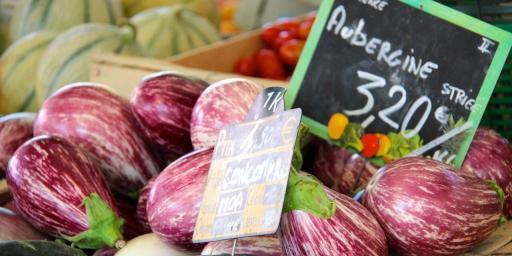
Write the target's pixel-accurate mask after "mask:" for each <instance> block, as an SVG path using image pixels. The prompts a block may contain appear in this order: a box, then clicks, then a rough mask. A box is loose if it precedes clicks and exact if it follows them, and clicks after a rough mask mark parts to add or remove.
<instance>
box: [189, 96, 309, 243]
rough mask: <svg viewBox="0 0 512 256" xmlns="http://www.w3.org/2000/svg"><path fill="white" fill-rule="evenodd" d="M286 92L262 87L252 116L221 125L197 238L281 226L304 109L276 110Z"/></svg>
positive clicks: (271, 230)
mask: <svg viewBox="0 0 512 256" xmlns="http://www.w3.org/2000/svg"><path fill="white" fill-rule="evenodd" d="M283 94H284V89H282V88H268V89H266V90H264V91H263V92H262V94H260V97H258V98H257V100H256V101H255V104H254V106H253V108H252V109H251V111H250V114H249V115H248V116H247V120H251V121H247V122H245V123H241V124H236V125H229V126H226V127H224V128H223V129H222V130H221V131H220V133H219V137H218V140H217V144H216V146H215V150H214V153H213V158H212V162H211V165H210V171H209V173H208V180H207V183H206V188H205V191H204V195H203V202H202V204H201V208H200V212H199V216H198V219H197V222H196V227H195V230H194V236H193V241H194V242H207V241H215V240H222V239H230V238H238V237H245V236H255V235H266V234H272V233H275V232H276V231H277V228H278V226H279V221H280V219H281V213H282V208H283V202H284V196H285V192H286V185H287V182H288V175H289V172H290V168H291V161H292V157H293V150H294V146H295V141H296V139H297V131H298V126H299V124H300V120H301V114H302V112H301V110H300V109H292V110H289V111H285V112H280V113H275V112H277V111H282V110H283V108H284V107H283V106H282V104H284V103H283V102H282V96H283ZM273 113H275V114H273ZM254 119H256V120H254Z"/></svg>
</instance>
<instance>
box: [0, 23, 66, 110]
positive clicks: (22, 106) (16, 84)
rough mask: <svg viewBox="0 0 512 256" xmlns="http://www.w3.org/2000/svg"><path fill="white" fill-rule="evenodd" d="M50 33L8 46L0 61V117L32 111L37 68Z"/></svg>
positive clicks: (51, 35)
mask: <svg viewBox="0 0 512 256" xmlns="http://www.w3.org/2000/svg"><path fill="white" fill-rule="evenodd" d="M56 36H57V34H56V33H53V32H34V33H32V34H29V35H27V36H24V37H22V38H21V39H19V40H18V41H16V42H15V43H14V44H12V45H11V46H10V47H9V48H7V50H6V51H5V53H4V54H3V55H2V58H0V66H1V67H2V70H1V73H0V114H9V113H14V112H34V111H37V109H38V107H39V105H38V102H37V99H36V96H35V94H36V93H35V88H36V76H35V73H36V71H37V67H38V65H39V61H40V59H41V57H42V55H43V53H44V51H45V49H46V48H47V47H48V45H49V44H50V43H51V42H52V40H53V39H54V38H55V37H56Z"/></svg>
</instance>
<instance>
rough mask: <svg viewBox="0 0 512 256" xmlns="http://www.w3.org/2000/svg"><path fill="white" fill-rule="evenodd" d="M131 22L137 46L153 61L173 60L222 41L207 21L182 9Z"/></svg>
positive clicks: (160, 10) (158, 10)
mask: <svg viewBox="0 0 512 256" xmlns="http://www.w3.org/2000/svg"><path fill="white" fill-rule="evenodd" d="M130 21H131V23H133V24H134V25H135V27H136V28H137V42H138V43H139V44H140V45H141V46H142V47H143V49H144V50H145V52H146V53H147V54H148V55H149V56H151V57H154V58H165V57H169V56H173V55H176V54H180V53H183V52H186V51H188V50H191V49H195V48H198V47H202V46H205V45H208V44H211V43H213V42H216V41H219V40H220V39H221V38H220V35H219V32H218V30H217V28H216V27H215V25H213V24H212V23H211V22H210V21H209V20H208V19H206V18H203V17H202V16H200V15H198V14H196V13H195V12H192V11H190V10H188V9H187V8H185V7H183V6H179V5H178V6H172V7H159V8H153V9H149V10H146V11H143V12H141V13H139V14H137V15H135V16H134V17H132V18H131V20H130Z"/></svg>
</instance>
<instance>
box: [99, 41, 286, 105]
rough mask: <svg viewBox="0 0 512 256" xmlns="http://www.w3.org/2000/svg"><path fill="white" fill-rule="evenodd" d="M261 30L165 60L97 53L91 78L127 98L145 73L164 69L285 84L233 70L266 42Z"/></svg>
mask: <svg viewBox="0 0 512 256" xmlns="http://www.w3.org/2000/svg"><path fill="white" fill-rule="evenodd" d="M259 34H260V32H259V31H254V32H250V33H245V34H242V35H239V36H236V37H233V38H230V39H227V40H224V41H220V42H217V43H215V44H212V45H210V46H207V47H203V48H200V49H196V50H193V51H190V52H187V53H184V54H181V55H178V56H175V57H173V58H170V59H166V60H158V59H151V58H143V57H131V56H121V55H112V54H107V55H104V54H103V55H95V56H93V57H92V61H91V69H90V72H91V73H90V78H91V81H92V82H97V83H102V84H106V85H109V86H110V87H112V88H114V89H115V90H116V91H117V92H118V93H119V94H120V95H122V96H123V97H126V98H128V97H129V96H130V93H131V91H132V89H133V88H134V87H135V86H136V85H137V84H138V83H139V81H140V80H141V79H142V78H143V77H144V76H146V75H149V74H151V73H155V72H160V71H164V70H173V71H177V72H181V73H184V74H187V75H192V76H196V77H198V78H201V79H203V80H205V81H207V82H209V83H214V82H217V81H219V80H223V79H227V78H235V77H240V78H245V79H249V80H252V81H254V82H256V83H258V84H261V85H263V86H266V87H268V86H281V87H286V86H287V85H288V82H285V81H279V80H271V79H263V78H257V77H246V76H242V75H239V74H235V73H233V72H232V70H233V68H234V66H235V63H236V62H237V61H238V59H239V58H240V57H242V56H244V55H246V54H249V53H252V52H254V51H256V50H258V49H260V48H261V47H262V46H263V44H262V42H261V40H260V38H259Z"/></svg>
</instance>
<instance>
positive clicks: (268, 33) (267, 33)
mask: <svg viewBox="0 0 512 256" xmlns="http://www.w3.org/2000/svg"><path fill="white" fill-rule="evenodd" d="M279 32H280V30H279V29H278V28H276V27H274V26H272V25H266V26H265V27H263V32H262V33H261V40H263V42H264V43H265V44H267V45H268V46H271V45H272V43H273V42H274V41H275V40H276V38H277V37H278V36H279Z"/></svg>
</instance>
